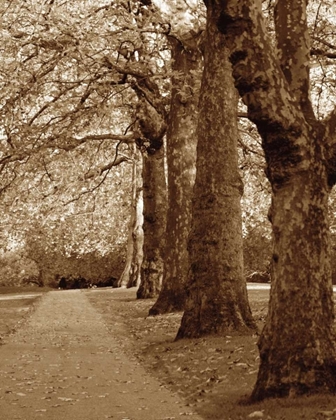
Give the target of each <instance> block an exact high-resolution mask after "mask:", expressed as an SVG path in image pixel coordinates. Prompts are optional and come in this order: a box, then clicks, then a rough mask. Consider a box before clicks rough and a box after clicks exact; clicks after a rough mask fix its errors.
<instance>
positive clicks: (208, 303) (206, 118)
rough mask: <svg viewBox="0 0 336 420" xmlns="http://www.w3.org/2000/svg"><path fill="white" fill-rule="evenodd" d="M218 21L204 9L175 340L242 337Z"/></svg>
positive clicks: (233, 148)
mask: <svg viewBox="0 0 336 420" xmlns="http://www.w3.org/2000/svg"><path fill="white" fill-rule="evenodd" d="M217 20H218V16H217V15H216V13H215V10H213V8H212V6H210V5H209V6H208V21H207V28H206V39H205V41H204V51H205V55H204V73H203V78H202V86H201V94H200V111H199V124H198V130H197V136H198V145H197V164H196V170H197V172H196V182H195V188H194V198H193V208H192V228H191V233H190V238H189V253H190V270H189V277H188V284H187V286H188V298H187V303H186V310H185V312H184V315H183V318H182V322H181V326H180V329H179V331H178V334H177V338H183V337H200V336H203V335H209V334H225V333H229V332H231V331H241V332H244V333H246V332H250V331H251V330H250V329H251V328H254V327H255V324H254V321H253V318H252V314H251V310H250V307H249V304H248V300H247V292H246V283H245V279H244V275H243V244H242V220H241V208H240V198H241V195H242V192H243V185H242V181H241V178H240V174H239V172H238V152H237V137H238V133H237V92H236V90H235V88H234V85H233V78H232V74H231V65H230V63H229V61H228V51H227V49H226V47H225V44H224V38H223V36H221V34H219V32H218V30H217V27H216V25H215V24H216V21H217Z"/></svg>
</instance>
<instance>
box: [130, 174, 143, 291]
mask: <svg viewBox="0 0 336 420" xmlns="http://www.w3.org/2000/svg"><path fill="white" fill-rule="evenodd" d="M141 182H142V178H141ZM135 213H136V221H135V226H134V229H133V235H132V238H133V258H132V263H131V273H130V279H129V282H128V284H127V287H139V286H140V283H141V265H142V261H143V242H144V233H143V228H142V226H143V196H142V187H138V188H137V191H136V201H135Z"/></svg>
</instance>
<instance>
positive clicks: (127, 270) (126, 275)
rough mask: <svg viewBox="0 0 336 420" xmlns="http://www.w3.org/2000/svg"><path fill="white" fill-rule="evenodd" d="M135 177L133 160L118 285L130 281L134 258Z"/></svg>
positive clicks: (135, 167) (136, 173)
mask: <svg viewBox="0 0 336 420" xmlns="http://www.w3.org/2000/svg"><path fill="white" fill-rule="evenodd" d="M136 153H137V152H136V147H135V145H134V148H133V156H134V157H135V154H136ZM137 178H138V171H137V163H136V160H134V162H133V165H132V198H131V206H130V207H131V217H130V221H129V226H128V236H127V252H126V261H125V267H124V270H123V272H122V274H121V276H120V278H119V280H118V287H127V286H128V285H129V284H130V282H131V280H132V279H131V270H132V261H133V258H134V252H135V247H134V238H133V232H134V229H135V227H136V221H137V209H136V205H137V203H136V199H137Z"/></svg>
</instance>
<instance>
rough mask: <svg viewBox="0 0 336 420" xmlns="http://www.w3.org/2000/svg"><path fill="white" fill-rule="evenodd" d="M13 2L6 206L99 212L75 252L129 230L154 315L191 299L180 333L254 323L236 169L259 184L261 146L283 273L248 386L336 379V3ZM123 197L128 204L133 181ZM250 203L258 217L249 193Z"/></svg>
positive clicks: (133, 266)
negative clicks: (334, 252)
mask: <svg viewBox="0 0 336 420" xmlns="http://www.w3.org/2000/svg"><path fill="white" fill-rule="evenodd" d="M237 3H238V4H237ZM163 6H164V7H163ZM204 6H205V7H204ZM1 8H2V9H1V15H2V18H3V19H2V27H1V37H2V48H3V51H2V52H3V57H4V59H3V61H2V64H1V68H0V71H1V80H0V83H1V110H2V112H1V127H2V138H1V156H0V165H1V167H0V170H1V174H2V179H1V189H2V192H3V197H5V198H4V202H3V203H4V204H3V205H4V207H6V206H7V209H8V208H9V205H11V206H12V207H11V209H16V211H17V209H19V210H20V211H21V212H22V214H24V215H26V217H28V214H29V217H30V220H32V217H31V216H32V214H33V215H34V218H35V221H36V223H37V226H39V225H41V224H43V221H45V220H46V219H47V218H49V219H50V220H51V222H52V221H53V220H54V219H55V218H56V217H59V215H60V214H61V213H62V212H63V213H65V216H62V217H63V218H72V219H73V218H75V219H76V220H78V217H79V216H80V215H81V214H83V215H85V216H89V218H90V221H89V223H88V225H87V226H86V229H87V231H86V232H87V233H88V231H90V233H91V234H92V230H93V232H97V233H96V234H94V235H93V236H92V235H91V236H90V238H91V239H92V237H95V236H96V237H97V238H96V239H97V240H96V241H93V242H91V243H90V245H88V243H87V242H86V236H85V230H84V231H83V230H82V229H83V228H82V226H83V224H82V223H75V224H72V223H71V225H68V226H69V227H70V226H71V227H70V230H69V227H67V225H66V224H64V225H63V233H61V237H62V238H63V247H62V251H61V252H60V253H62V254H63V257H64V256H65V257H66V256H68V257H69V256H71V255H72V252H73V251H74V250H73V249H72V248H73V246H74V244H75V243H76V242H77V245H76V247H77V249H76V250H75V252H76V254H77V255H79V256H80V255H83V253H84V252H87V250H88V246H89V248H90V247H91V249H94V250H95V251H97V250H98V251H99V252H98V253H97V258H98V259H99V258H100V257H99V256H98V254H100V256H103V255H104V254H105V253H106V252H105V251H106V249H107V246H106V242H108V241H109V240H110V241H111V236H112V235H111V232H113V230H114V229H115V231H116V232H118V235H116V236H118V239H116V240H115V241H114V242H115V243H118V241H119V245H122V244H124V243H125V239H126V236H128V249H127V251H128V252H127V257H126V266H125V269H124V272H123V273H122V275H121V277H120V282H119V284H120V285H124V286H133V285H136V286H139V288H138V292H137V296H138V297H139V298H148V297H157V301H156V303H155V304H154V306H153V307H152V308H151V310H150V314H152V315H155V314H160V313H166V312H170V311H180V310H183V311H184V315H183V318H182V322H181V326H180V329H179V331H178V333H177V338H184V337H199V336H202V335H209V334H225V333H227V332H228V331H230V332H231V331H239V332H241V333H247V334H250V333H252V332H254V331H255V329H256V326H255V323H254V320H253V317H252V313H251V310H250V307H249V303H248V299H247V292H246V285H245V274H244V264H243V239H242V238H243V233H245V235H246V231H245V232H243V227H244V229H245V230H246V229H247V225H248V224H246V223H245V225H243V224H242V209H241V198H242V194H243V182H242V171H244V170H245V172H244V174H243V175H244V177H245V180H249V181H250V182H251V180H252V179H253V180H254V179H256V178H257V179H258V182H259V184H261V185H262V186H263V191H264V190H265V188H267V187H265V185H267V183H266V181H265V180H264V179H262V178H260V177H259V176H258V177H256V176H255V174H256V173H260V164H263V162H265V163H266V175H267V179H268V181H269V184H268V185H270V190H271V200H272V203H271V207H270V211H269V219H270V222H271V225H272V238H273V250H272V255H271V278H272V289H271V299H270V310H269V315H268V318H267V322H266V326H265V328H264V330H263V332H262V335H261V338H260V340H259V348H260V355H261V364H260V370H259V376H258V380H257V383H256V386H255V389H254V392H253V398H254V399H261V398H265V397H269V396H287V395H293V394H301V393H309V392H316V391H326V390H327V391H335V388H336V387H335V385H336V384H335V379H334V378H335V375H334V373H335V368H336V349H335V345H334V338H335V337H334V331H333V321H334V312H333V300H332V287H331V264H330V235H329V231H330V229H329V224H328V199H329V195H330V193H331V189H332V186H333V185H334V183H335V179H336V178H335V172H334V171H335V167H336V166H335V152H334V144H335V138H336V135H335V131H336V128H335V127H336V124H335V120H336V112H335V110H333V109H331V105H330V103H328V102H327V101H326V100H327V98H328V97H332V96H331V95H332V94H333V93H334V92H333V88H334V86H333V82H332V71H333V70H334V64H333V63H334V62H333V59H334V58H335V56H334V49H335V47H334V45H335V44H334V41H335V33H334V31H333V22H332V21H331V20H328V19H329V18H330V16H331V14H330V9H332V8H334V6H333V4H332V3H330V2H328V1H323V2H311V4H310V8H309V9H308V8H307V2H306V1H305V0H295V1H291V2H290V1H289V0H288V1H287V0H284V1H283V2H278V3H277V4H275V5H273V4H272V2H267V5H264V4H263V2H258V3H256V2H254V1H252V0H251V1H246V2H244V4H240V3H239V2H235V1H231V0H226V1H224V0H222V1H219V0H208V1H205V2H204V4H203V3H201V2H197V1H195V2H192V3H191V4H190V5H189V7H186V4H185V3H184V2H182V1H181V2H180V1H178V0H176V1H173V2H169V4H168V2H164V3H163V4H162V2H158V3H157V4H156V2H154V1H153V2H152V1H150V0H146V1H145V0H143V1H140V0H139V1H138V0H137V1H131V2H130V1H129V2H124V1H121V0H120V1H117V2H111V1H104V0H101V1H99V2H91V1H87V2H85V4H84V3H82V2H78V4H77V2H75V3H71V4H69V3H68V2H66V3H64V2H58V1H53V0H52V1H50V2H42V1H41V2H34V1H33V0H31V1H30V2H25V3H24V4H22V2H16V1H14V2H13V1H5V2H4V3H3V4H2V5H1ZM272 11H274V18H273V15H272V13H271V12H272ZM275 45H276V48H274V46H275ZM239 97H240V98H239ZM239 118H240V123H239V124H238V121H239ZM248 120H249V121H250V122H248ZM252 123H253V124H254V125H253V124H252ZM256 132H258V133H259V135H260V139H261V140H260V145H259V147H258V138H257V139H256V137H255V133H256ZM238 146H240V147H239V148H238ZM260 146H261V147H260ZM261 148H262V150H263V153H264V156H265V161H264V157H263V153H262V152H261ZM139 151H140V152H141V158H140V155H139ZM239 154H240V156H239ZM252 156H253V157H254V158H253V159H252ZM251 159H252V160H253V162H254V164H253V166H252V167H249V165H250V163H251ZM71 162H72V163H71ZM256 162H257V163H256ZM65 167H66V169H65ZM70 168H71V169H70ZM121 168H122V169H121ZM126 168H127V169H126ZM247 169H249V170H248V171H247ZM140 172H141V174H142V177H141V181H140V178H139V175H138V174H139V173H140ZM118 173H119V178H120V182H119V186H118V182H116V177H118V176H117V174H118ZM108 181H111V182H110V184H108ZM112 181H113V185H114V187H113V188H115V186H116V185H117V186H118V187H119V190H118V191H123V194H125V196H129V197H131V200H130V202H129V204H128V205H127V206H126V207H127V210H129V208H130V209H131V218H130V222H129V220H128V219H127V218H122V217H121V218H115V220H114V221H113V222H112V223H111V221H108V220H106V217H104V214H101V215H100V217H99V218H97V217H96V216H97V213H96V212H95V206H96V205H97V206H98V205H99V206H100V207H99V208H100V209H103V211H106V210H107V208H108V206H111V205H112V204H113V206H115V204H116V203H115V202H114V203H111V201H110V199H109V188H111V184H112ZM258 187H259V186H258ZM245 188H250V185H247V186H246V187H245ZM15 191H21V192H22V196H20V198H19V199H18V200H15V199H14V198H13V194H15ZM28 196H34V197H35V198H36V197H39V200H38V202H37V203H38V205H37V204H36V203H35V204H31V202H29V201H28V200H27V197H28ZM113 197H114V200H115V201H119V207H118V208H119V209H120V208H121V206H122V205H123V203H124V201H125V200H124V199H123V196H122V195H121V196H120V195H119V193H118V194H117V193H116V194H114V195H113ZM6 200H7V202H6ZM102 201H103V203H102ZM142 201H143V210H142ZM7 213H8V211H7ZM244 213H245V215H246V214H247V213H250V216H251V217H250V219H249V220H251V219H253V218H255V214H254V213H255V212H254V211H253V208H251V202H250V203H248V204H247V205H246V204H245V209H244ZM55 214H57V216H54V215H55ZM106 214H110V213H107V212H106ZM122 214H125V212H122ZM142 215H143V221H142V220H141V216H142ZM21 220H22V218H21ZM127 222H129V223H128V226H129V227H128V232H127V229H126V226H127ZM51 224H52V223H51ZM142 225H143V234H142V230H141V227H142ZM34 226H35V225H34ZM74 227H76V229H74V230H75V231H76V232H72V231H71V230H73V228H74ZM102 227H103V231H104V234H103V235H102V234H101V232H102V230H101V228H102ZM19 229H22V226H21V227H20V228H19ZM33 229H36V228H35V227H34V228H33ZM95 229H97V230H95ZM36 230H37V231H38V230H39V228H37V229H36ZM121 232H123V235H120V233H121ZM69 233H71V234H74V233H76V235H75V236H74V240H70V239H69ZM11 234H12V232H11ZM30 235H31V231H30V233H29V235H28V236H30ZM77 235H79V236H77ZM268 235H269V234H268V232H267V229H266V230H265V231H264V236H265V238H266V239H268ZM101 236H103V238H102V237H101ZM246 236H247V235H246ZM78 238H81V239H78ZM120 238H122V240H120ZM35 243H36V242H35ZM56 243H57V244H58V243H59V241H55V244H56ZM104 243H105V245H104ZM69 246H70V249H69ZM35 248H36V247H35ZM36 249H37V248H36ZM119 249H120V248H119ZM45 251H46V250H45V248H43V247H42V253H43V252H45ZM117 251H118V249H117ZM142 251H143V255H142ZM34 252H35V251H34ZM56 254H57V250H56V252H50V253H49V254H48V255H50V256H53V257H52V258H51V259H50V261H51V262H52V261H54V262H55V261H57V259H55V258H54V255H56ZM60 261H61V260H60ZM51 265H53V264H51ZM60 265H62V263H60ZM58 274H61V273H58Z"/></svg>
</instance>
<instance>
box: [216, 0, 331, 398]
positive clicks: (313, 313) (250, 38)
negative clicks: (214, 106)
mask: <svg viewBox="0 0 336 420" xmlns="http://www.w3.org/2000/svg"><path fill="white" fill-rule="evenodd" d="M221 3H222V11H221V18H220V20H219V21H218V27H219V28H220V30H221V31H222V32H223V34H225V36H226V41H227V45H228V47H229V48H230V50H231V56H230V58H231V62H232V64H233V75H234V77H235V80H236V86H237V88H238V90H239V92H240V94H241V96H242V99H243V100H244V102H245V104H246V105H247V106H248V115H249V118H250V119H251V120H252V121H253V122H255V124H256V125H257V127H258V130H259V133H260V135H261V137H262V141H263V148H264V151H265V157H266V162H267V176H268V179H269V180H270V183H271V185H272V206H271V209H270V220H271V222H272V229H273V240H274V249H273V258H272V267H271V280H272V283H271V284H272V287H271V298H270V304H269V314H268V317H267V320H266V325H265V327H264V330H263V332H262V335H261V337H260V340H259V348H260V368H259V374H258V379H257V383H256V385H255V388H254V391H253V395H252V398H253V399H254V400H260V399H263V398H267V397H284V396H295V395H297V394H310V393H316V392H325V391H331V392H333V393H334V392H336V349H335V331H334V309H333V296H332V284H331V270H330V254H329V229H328V227H329V226H328V194H329V192H330V188H331V186H332V185H333V184H334V183H335V168H336V166H335V156H336V155H335V152H334V150H335V140H336V138H335V129H336V125H335V123H334V122H333V121H334V116H336V111H334V113H333V114H331V118H330V119H328V120H326V121H325V122H324V123H322V122H321V121H317V119H316V117H315V116H314V113H313V109H312V105H311V101H310V97H309V42H307V40H308V39H309V34H308V27H307V22H306V13H305V7H306V3H307V2H306V1H305V0H292V1H289V0H283V1H281V2H277V6H276V12H277V13H276V19H275V27H276V31H277V42H278V50H279V55H275V51H274V47H273V45H272V43H271V41H270V40H269V39H268V38H267V33H266V31H265V26H264V25H263V22H262V21H263V17H262V11H261V6H260V4H259V5H258V6H257V7H256V4H255V2H254V1H252V0H247V1H246V2H244V4H237V2H235V1H234V0H232V1H225V2H224V1H223V2H221Z"/></svg>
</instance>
